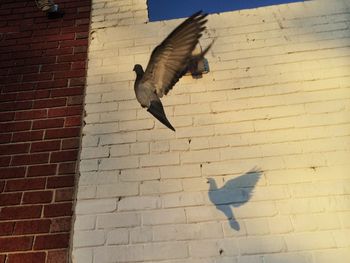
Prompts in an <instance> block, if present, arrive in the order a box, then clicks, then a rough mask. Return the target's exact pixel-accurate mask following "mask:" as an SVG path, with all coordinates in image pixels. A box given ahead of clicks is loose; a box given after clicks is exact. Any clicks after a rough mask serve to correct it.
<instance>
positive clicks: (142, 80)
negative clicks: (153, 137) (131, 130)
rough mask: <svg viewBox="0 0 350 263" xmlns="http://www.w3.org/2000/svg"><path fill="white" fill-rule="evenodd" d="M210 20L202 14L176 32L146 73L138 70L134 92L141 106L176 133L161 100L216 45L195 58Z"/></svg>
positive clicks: (157, 50) (155, 54) (153, 56)
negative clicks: (199, 41) (194, 53)
mask: <svg viewBox="0 0 350 263" xmlns="http://www.w3.org/2000/svg"><path fill="white" fill-rule="evenodd" d="M206 16H207V14H203V13H202V11H199V12H197V13H195V14H193V15H192V16H190V17H189V18H187V19H186V20H185V21H184V22H183V23H181V24H180V25H179V26H178V27H177V28H175V29H174V30H173V32H171V33H170V34H169V35H168V37H167V38H165V39H164V40H163V42H162V43H161V44H160V45H158V46H157V47H156V48H155V49H154V50H153V52H152V54H151V57H150V60H149V62H148V65H147V68H146V70H145V71H144V70H143V68H142V66H141V65H140V64H136V65H135V66H134V71H135V72H136V80H135V84H134V89H135V94H136V98H137V100H138V102H139V103H140V104H141V106H142V107H143V108H147V111H148V112H150V113H151V114H152V115H153V116H154V117H155V118H157V119H158V120H159V121H160V122H161V123H163V124H164V125H165V126H167V127H168V128H169V129H171V130H173V131H175V129H174V127H173V126H172V125H171V124H170V122H169V121H168V119H167V117H166V115H165V112H164V108H163V105H162V102H161V101H160V98H161V97H163V95H164V94H165V95H166V94H168V92H169V90H171V89H172V88H173V86H174V85H175V84H176V83H177V82H178V81H179V79H180V78H181V77H182V76H183V75H184V74H185V73H186V71H187V69H188V68H190V67H191V66H192V65H193V64H195V63H197V62H198V61H199V60H200V59H202V58H203V57H204V55H205V54H206V53H207V52H208V50H209V49H210V47H211V46H212V44H213V43H211V44H210V45H209V46H208V47H207V48H206V49H205V50H204V51H203V52H201V53H200V54H198V55H195V56H193V55H192V52H193V50H194V49H195V47H196V45H197V44H198V40H199V38H200V37H201V36H202V32H203V31H204V30H205V28H206V27H205V23H206V22H207V20H206V19H205V18H206Z"/></svg>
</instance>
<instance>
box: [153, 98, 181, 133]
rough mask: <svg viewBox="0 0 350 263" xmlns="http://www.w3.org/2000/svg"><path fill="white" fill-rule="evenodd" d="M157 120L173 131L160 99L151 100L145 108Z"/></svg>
mask: <svg viewBox="0 0 350 263" xmlns="http://www.w3.org/2000/svg"><path fill="white" fill-rule="evenodd" d="M147 111H148V112H149V113H151V114H152V115H153V116H154V117H155V118H156V119H157V120H159V121H160V122H161V123H163V124H164V125H165V126H167V127H168V128H169V129H171V130H173V131H175V129H174V127H173V126H172V125H171V123H170V122H169V121H168V119H167V118H166V115H165V112H164V108H163V105H162V103H161V102H160V101H152V102H151V106H150V107H149V108H148V109H147Z"/></svg>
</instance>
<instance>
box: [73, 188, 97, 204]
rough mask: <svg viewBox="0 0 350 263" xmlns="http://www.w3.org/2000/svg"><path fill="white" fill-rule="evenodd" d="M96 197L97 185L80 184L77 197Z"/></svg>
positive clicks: (80, 198)
mask: <svg viewBox="0 0 350 263" xmlns="http://www.w3.org/2000/svg"><path fill="white" fill-rule="evenodd" d="M94 197H96V186H94V185H93V186H91V185H89V186H80V187H79V189H78V193H77V199H79V200H82V199H92V198H94Z"/></svg>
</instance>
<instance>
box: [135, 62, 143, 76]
mask: <svg viewBox="0 0 350 263" xmlns="http://www.w3.org/2000/svg"><path fill="white" fill-rule="evenodd" d="M133 71H135V72H136V74H137V75H141V74H143V68H142V66H141V65H140V64H135V66H134V69H133Z"/></svg>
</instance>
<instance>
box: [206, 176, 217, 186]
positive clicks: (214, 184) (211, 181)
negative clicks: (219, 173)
mask: <svg viewBox="0 0 350 263" xmlns="http://www.w3.org/2000/svg"><path fill="white" fill-rule="evenodd" d="M207 179H208V181H207V183H208V184H209V185H210V188H211V189H216V188H217V186H216V182H215V180H214V179H213V178H207Z"/></svg>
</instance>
